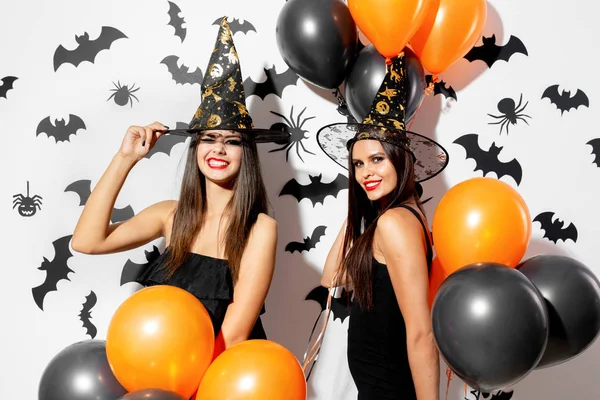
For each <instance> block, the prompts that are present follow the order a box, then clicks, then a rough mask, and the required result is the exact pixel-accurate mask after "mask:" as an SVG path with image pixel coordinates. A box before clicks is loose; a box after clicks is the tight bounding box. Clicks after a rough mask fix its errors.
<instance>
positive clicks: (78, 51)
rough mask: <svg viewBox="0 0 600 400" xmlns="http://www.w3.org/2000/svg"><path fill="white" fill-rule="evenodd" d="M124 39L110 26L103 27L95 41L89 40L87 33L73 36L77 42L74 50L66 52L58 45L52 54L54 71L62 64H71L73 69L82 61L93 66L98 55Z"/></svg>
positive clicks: (124, 36)
mask: <svg viewBox="0 0 600 400" xmlns="http://www.w3.org/2000/svg"><path fill="white" fill-rule="evenodd" d="M126 38H127V36H126V35H125V34H124V33H123V32H121V31H120V30H118V29H116V28H113V27H110V26H103V27H102V31H101V32H100V36H98V38H97V39H95V40H90V35H89V34H88V33H87V32H84V33H83V35H81V36H75V40H76V41H77V47H76V48H75V49H73V50H67V49H65V48H64V47H63V46H62V45H60V46H58V47H57V49H56V51H55V52H54V71H56V70H58V67H60V66H61V65H62V64H73V65H74V66H75V67H77V66H78V65H79V64H81V63H82V62H84V61H89V62H91V63H92V64H93V63H94V60H95V59H96V56H97V55H98V53H100V52H101V51H102V50H108V49H110V46H112V44H113V42H114V41H115V40H118V39H126Z"/></svg>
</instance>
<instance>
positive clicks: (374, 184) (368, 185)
mask: <svg viewBox="0 0 600 400" xmlns="http://www.w3.org/2000/svg"><path fill="white" fill-rule="evenodd" d="M380 183H381V180H378V181H365V182H364V183H363V185H364V186H365V189H366V190H367V191H369V192H370V191H371V190H375V189H377V188H378V187H379V184H380Z"/></svg>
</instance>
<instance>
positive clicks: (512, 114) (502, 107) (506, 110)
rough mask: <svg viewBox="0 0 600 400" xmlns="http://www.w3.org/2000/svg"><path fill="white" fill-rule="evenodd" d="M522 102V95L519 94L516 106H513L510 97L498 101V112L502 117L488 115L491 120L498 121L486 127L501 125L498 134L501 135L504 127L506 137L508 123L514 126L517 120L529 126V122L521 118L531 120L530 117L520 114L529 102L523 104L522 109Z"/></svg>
mask: <svg viewBox="0 0 600 400" xmlns="http://www.w3.org/2000/svg"><path fill="white" fill-rule="evenodd" d="M522 101H523V94H522V93H521V97H520V98H519V104H517V105H516V106H515V101H514V100H513V99H511V98H510V97H507V98H505V99H502V100H500V101H499V102H498V111H500V112H501V113H502V115H492V114H488V115H489V116H490V117H492V118H496V119H500V121H497V122H489V123H488V125H498V124H501V125H500V134H502V129H504V127H505V126H506V134H507V135H508V125H509V123H510V124H513V125H516V124H517V120H522V121H524V122H525V123H526V124H527V125H529V122H527V120H526V119H525V118H523V117H527V118H531V117H530V116H529V115H526V114H522V112H523V111H524V110H525V107H527V104H529V102H527V103H525V105H524V106H523V107H521V102H522Z"/></svg>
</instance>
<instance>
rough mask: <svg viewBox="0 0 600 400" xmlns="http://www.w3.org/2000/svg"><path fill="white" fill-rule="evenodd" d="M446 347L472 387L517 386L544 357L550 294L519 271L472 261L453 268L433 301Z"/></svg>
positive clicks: (436, 330)
mask: <svg viewBox="0 0 600 400" xmlns="http://www.w3.org/2000/svg"><path fill="white" fill-rule="evenodd" d="M432 322H433V332H434V336H435V339H436V342H437V345H438V348H439V350H440V353H441V355H442V357H443V358H444V360H445V361H446V363H447V364H448V366H449V367H450V369H452V371H454V372H455V373H456V375H457V376H458V377H460V378H461V379H462V380H463V381H464V382H465V383H467V384H469V385H470V386H471V387H473V388H476V389H479V390H482V391H485V392H493V391H495V390H498V389H502V388H506V387H509V386H513V385H514V384H515V383H516V382H518V381H520V380H521V379H523V378H524V377H525V376H526V375H527V374H529V373H530V372H531V371H532V370H533V369H534V368H535V367H536V365H537V364H538V362H539V361H540V359H541V357H542V354H543V352H544V349H545V347H546V342H547V338H548V315H547V311H546V307H545V304H544V299H543V297H542V296H541V294H540V293H539V292H538V290H537V289H536V288H535V286H534V285H533V284H532V283H531V282H530V281H529V280H528V279H527V278H526V277H525V275H523V274H521V273H520V272H519V271H517V270H515V269H513V268H509V267H506V266H503V265H500V264H495V263H477V264H472V265H469V266H466V267H463V268H462V269H460V270H458V271H456V272H454V273H453V274H451V275H450V276H449V277H448V278H446V280H445V281H444V282H443V283H442V285H441V286H440V288H439V290H438V292H437V294H436V296H435V299H434V303H433V310H432Z"/></svg>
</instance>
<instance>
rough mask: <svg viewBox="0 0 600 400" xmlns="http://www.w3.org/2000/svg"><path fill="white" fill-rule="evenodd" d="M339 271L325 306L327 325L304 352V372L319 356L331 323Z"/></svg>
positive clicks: (334, 277) (334, 278)
mask: <svg viewBox="0 0 600 400" xmlns="http://www.w3.org/2000/svg"><path fill="white" fill-rule="evenodd" d="M338 273H339V270H338V271H336V273H335V275H334V276H333V279H332V280H331V288H330V289H329V293H328V295H327V306H326V307H325V325H323V328H322V329H321V332H319V335H318V336H317V340H315V343H314V344H313V345H312V346H311V347H310V348H309V349H307V350H306V352H305V353H304V362H303V363H302V372H304V373H306V367H307V366H308V364H310V362H311V361H313V360H314V359H315V358H316V357H317V355H318V354H319V350H320V349H321V343H322V341H323V337H324V335H325V329H327V324H328V323H329V314H330V313H331V297H332V292H333V291H334V290H335V288H334V282H335V280H336V278H337V275H338ZM315 327H316V322H315ZM315 327H313V332H312V333H311V335H310V337H312V334H313V333H314V328H315ZM309 343H310V338H309Z"/></svg>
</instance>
